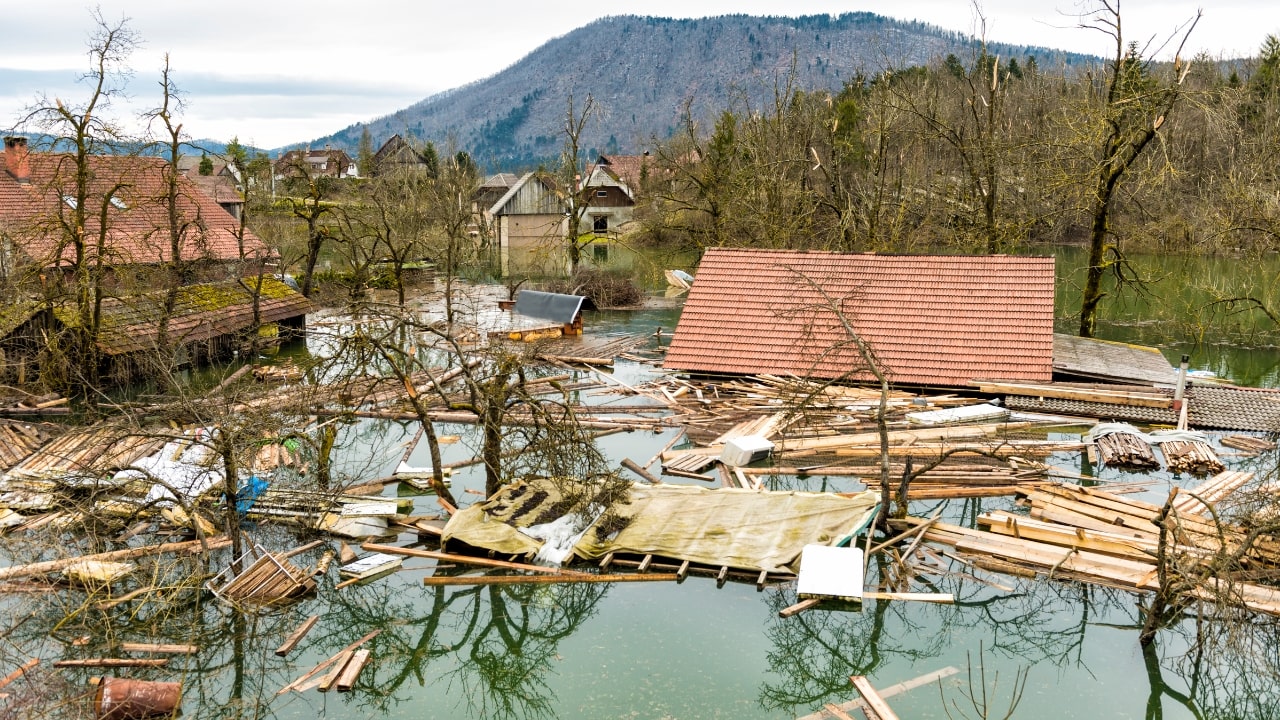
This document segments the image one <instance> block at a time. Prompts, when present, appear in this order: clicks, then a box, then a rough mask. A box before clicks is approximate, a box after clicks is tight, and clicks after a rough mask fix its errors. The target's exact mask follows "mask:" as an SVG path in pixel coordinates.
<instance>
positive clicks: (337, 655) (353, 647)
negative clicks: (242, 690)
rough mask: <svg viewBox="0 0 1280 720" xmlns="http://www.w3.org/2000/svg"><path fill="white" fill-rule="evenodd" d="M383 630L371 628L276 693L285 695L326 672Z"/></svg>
mask: <svg viewBox="0 0 1280 720" xmlns="http://www.w3.org/2000/svg"><path fill="white" fill-rule="evenodd" d="M381 632H382V630H371V631H369V632H368V633H366V634H365V635H364V637H361V638H360V639H359V640H356V641H355V642H353V643H351V644H350V645H348V646H346V647H344V648H342V649H341V650H339V651H338V652H336V653H334V654H333V655H332V656H330V657H329V659H328V660H325V661H324V662H322V663H320V664H319V665H316V666H315V667H313V668H311V670H309V671H308V672H307V673H305V674H304V675H302V676H301V677H299V678H297V679H296V680H294V681H293V682H291V683H289V684H288V685H285V686H284V687H282V688H280V689H279V690H277V691H276V695H283V694H285V693H287V692H289V691H290V690H296V689H298V688H299V687H301V686H302V685H303V684H304V683H306V682H307V681H308V680H310V679H311V678H313V677H315V676H316V675H319V674H320V673H322V672H324V671H325V670H327V669H329V668H330V667H331V666H332V665H333V664H334V663H336V662H338V660H339V659H340V658H342V657H343V655H344V654H345V653H348V652H351V651H353V650H356V649H358V648H359V647H360V646H361V645H363V644H365V643H367V642H369V641H370V640H372V639H373V638H375V637H377V636H378V634H379V633H381Z"/></svg>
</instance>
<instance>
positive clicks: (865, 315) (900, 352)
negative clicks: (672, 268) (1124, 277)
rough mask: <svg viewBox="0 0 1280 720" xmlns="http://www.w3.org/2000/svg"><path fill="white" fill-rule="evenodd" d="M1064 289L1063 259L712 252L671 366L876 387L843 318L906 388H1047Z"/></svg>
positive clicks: (677, 335)
mask: <svg viewBox="0 0 1280 720" xmlns="http://www.w3.org/2000/svg"><path fill="white" fill-rule="evenodd" d="M1053 282H1054V261H1053V258H1051V257H1012V256H1004V255H993V256H943V255H876V254H844V253H832V252H800V251H790V250H745V249H734V248H710V249H708V250H707V252H706V254H705V255H704V256H703V258H702V262H701V264H700V265H699V267H698V272H697V282H695V283H694V284H693V288H692V290H690V291H689V298H688V300H687V301H686V302H685V306H684V311H683V313H682V314H681V316H680V321H679V323H678V325H677V326H676V331H675V335H674V337H673V339H672V341H671V346H670V348H669V349H668V351H667V357H666V361H665V362H664V366H665V367H666V368H668V369H676V370H687V371H694V372H706V373H732V374H759V373H794V374H796V375H801V376H811V377H824V378H837V377H843V378H848V379H857V380H869V379H872V375H871V374H870V373H868V372H866V367H867V366H866V363H865V362H863V360H862V358H861V355H860V354H859V353H858V351H857V349H856V348H855V347H853V345H852V343H851V342H850V335H849V333H848V332H847V331H846V329H845V328H844V327H843V325H842V324H841V316H843V318H844V319H846V320H847V321H848V322H849V323H850V325H851V327H852V329H853V330H854V331H856V333H857V335H858V337H860V338H861V339H862V340H863V341H865V342H866V343H867V344H868V345H869V346H870V347H871V349H872V350H873V351H874V353H875V357H876V359H877V362H878V363H879V365H880V367H881V368H883V369H884V370H885V372H886V374H887V375H888V376H889V380H890V381H891V382H894V383H901V384H913V385H935V386H948V387H960V386H963V385H965V384H966V383H968V382H969V381H970V380H973V379H979V378H988V379H997V378H998V379H1006V380H1026V381H1036V382H1045V381H1048V380H1050V379H1051V377H1052V371H1053ZM837 309H838V311H839V312H837ZM850 373H852V376H851V375H850Z"/></svg>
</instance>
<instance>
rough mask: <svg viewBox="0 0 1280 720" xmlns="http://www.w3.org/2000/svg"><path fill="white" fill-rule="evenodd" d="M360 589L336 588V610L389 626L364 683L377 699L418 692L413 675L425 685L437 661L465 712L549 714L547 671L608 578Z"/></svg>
mask: <svg viewBox="0 0 1280 720" xmlns="http://www.w3.org/2000/svg"><path fill="white" fill-rule="evenodd" d="M361 589H362V590H365V591H366V592H362V593H356V594H352V595H342V594H340V595H339V596H338V597H337V598H335V602H334V604H333V606H332V607H331V612H330V614H331V615H333V614H336V615H344V616H347V617H349V618H352V619H353V620H354V621H356V622H357V624H359V625H360V626H362V627H373V626H380V627H383V628H384V632H383V633H382V635H380V636H379V637H378V638H376V642H377V643H378V662H377V673H376V674H370V675H369V676H368V677H366V676H362V677H361V683H360V684H361V686H362V687H361V689H362V690H365V691H366V692H365V694H364V701H365V702H367V703H369V704H370V705H371V706H372V708H373V709H376V710H378V711H380V712H384V713H385V712H387V711H388V710H389V709H390V708H391V707H392V706H394V705H395V704H397V703H399V702H402V701H404V700H407V699H410V698H411V697H412V696H413V694H414V692H416V691H414V690H412V689H409V690H408V691H406V688H405V687H404V686H405V683H406V682H408V681H410V680H413V681H415V684H416V685H418V686H423V685H425V684H426V683H427V682H428V679H429V678H432V677H433V675H432V671H433V669H434V670H435V671H436V672H437V673H438V674H440V677H441V681H440V683H442V684H443V685H445V686H446V687H448V689H449V692H448V698H447V699H445V698H440V699H439V700H440V701H443V702H452V703H453V705H454V706H455V711H456V712H457V714H459V715H462V714H466V715H469V716H471V717H475V718H516V717H520V718H550V717H555V716H556V712H555V708H556V703H555V700H556V698H555V692H554V689H553V688H552V686H551V684H550V683H549V682H548V678H547V675H548V673H549V672H551V670H552V667H553V666H552V661H553V660H554V659H555V658H556V651H557V648H558V646H559V643H560V641H562V640H564V639H565V638H567V637H569V636H571V635H572V634H573V633H574V632H576V631H577V630H578V628H579V627H581V626H582V624H583V623H584V622H585V621H586V620H587V619H589V618H590V617H591V616H593V615H594V614H595V613H596V603H598V602H599V601H600V600H601V599H603V598H604V596H605V594H606V592H607V590H608V586H607V585H605V584H564V585H491V586H483V587H471V588H468V587H465V586H459V587H442V586H438V587H429V588H424V590H423V595H422V596H420V597H416V598H415V599H414V600H413V601H412V602H402V603H398V604H397V603H392V602H390V598H389V597H386V595H384V594H383V593H380V592H372V591H374V590H375V586H367V587H364V588H361ZM387 594H389V593H387ZM415 595H416V593H415ZM401 596H403V594H401ZM393 618H394V619H393ZM433 665H434V666H435V667H434V668H433ZM366 672H367V671H366Z"/></svg>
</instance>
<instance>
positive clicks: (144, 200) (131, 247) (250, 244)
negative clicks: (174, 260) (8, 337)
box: [0, 152, 269, 265]
mask: <svg viewBox="0 0 1280 720" xmlns="http://www.w3.org/2000/svg"><path fill="white" fill-rule="evenodd" d="M29 157H30V167H31V178H30V182H27V183H20V182H18V181H17V180H16V179H15V178H14V177H13V176H11V175H10V174H9V173H6V172H3V171H0V227H3V229H4V230H5V231H6V232H7V233H8V234H9V235H10V237H11V238H12V239H13V241H14V242H15V244H17V245H18V246H19V247H20V248H21V249H22V250H23V252H24V253H25V254H26V255H27V256H28V257H29V258H30V259H31V260H33V261H36V262H40V263H43V264H45V265H53V264H55V263H56V262H58V260H59V259H61V260H62V261H63V262H74V260H75V254H74V251H73V249H72V248H71V247H70V246H69V245H70V243H69V242H68V241H67V240H66V238H67V233H66V232H64V231H63V230H62V228H61V223H62V222H64V221H66V220H68V219H69V218H70V214H71V204H72V203H73V202H74V195H75V191H74V187H75V184H74V177H73V176H74V172H75V163H74V161H73V159H72V158H71V157H70V156H68V155H62V154H48V153H35V152H33V153H30V155H29ZM89 168H90V170H91V172H92V173H93V178H92V180H91V182H90V186H89V195H88V198H89V200H88V203H87V204H88V205H89V207H87V208H86V210H87V213H86V215H87V217H86V223H87V227H86V232H87V234H88V235H89V236H90V237H96V236H97V234H98V230H99V227H100V225H99V223H98V217H99V214H100V213H101V211H102V208H103V206H104V205H105V206H106V217H107V232H106V252H107V254H108V256H109V257H107V258H106V262H107V263H108V264H110V265H127V264H145V263H160V262H167V261H169V260H170V259H171V257H170V251H169V246H170V241H169V234H168V229H167V228H168V216H167V211H166V209H165V202H164V197H165V195H166V183H167V178H168V173H169V172H170V170H169V165H168V164H167V163H166V162H165V161H164V160H161V159H159V158H148V157H134V156H122V155H111V156H106V155H98V156H91V157H90V158H89ZM113 189H114V192H112V191H113ZM178 193H179V197H178V206H179V212H180V214H181V216H182V219H183V221H184V222H185V223H187V224H188V230H187V233H186V235H185V237H184V241H183V244H182V247H181V251H182V256H183V258H184V259H188V260H194V259H198V258H207V259H214V260H236V259H239V258H240V245H239V242H238V241H237V237H236V234H237V232H239V230H240V224H239V222H238V221H237V220H236V219H235V218H233V217H231V215H229V214H228V213H227V211H226V210H224V209H223V208H222V207H221V206H219V205H218V203H217V201H215V200H214V198H212V197H210V196H208V195H207V194H205V193H204V192H202V191H201V190H200V189H199V188H198V187H197V186H196V184H195V183H194V182H192V181H191V179H190V178H188V177H186V176H183V175H181V174H179V176H178ZM109 194H110V195H111V197H113V198H114V200H112V201H111V202H108V201H107V197H108V195H109ZM91 245H92V243H91ZM244 246H245V252H246V255H249V256H255V255H256V256H262V255H266V254H267V253H269V250H268V248H267V246H266V244H265V243H263V242H262V240H261V239H260V238H258V236H257V235H254V234H253V233H252V232H249V231H246V232H245V239H244ZM91 249H92V248H91ZM92 257H93V255H92V254H91V256H90V259H92Z"/></svg>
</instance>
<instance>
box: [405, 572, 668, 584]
mask: <svg viewBox="0 0 1280 720" xmlns="http://www.w3.org/2000/svg"><path fill="white" fill-rule="evenodd" d="M679 579H680V576H679V575H676V574H675V573H609V574H603V575H588V574H585V573H582V574H576V575H457V576H443V575H434V576H432V577H427V578H423V579H422V584H423V585H432V586H437V585H550V584H555V583H616V582H668V581H676V580H679Z"/></svg>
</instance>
